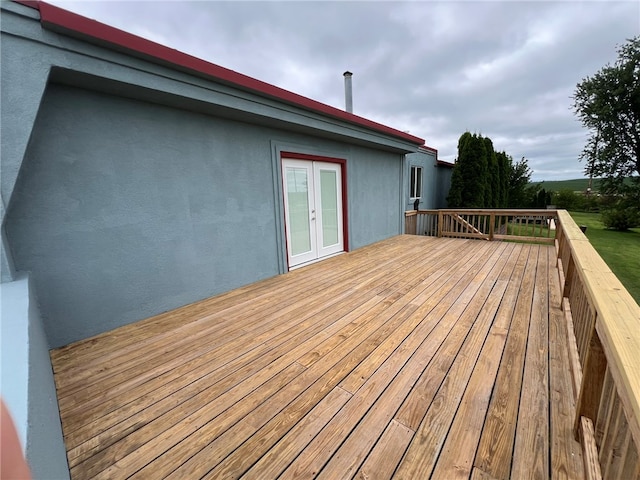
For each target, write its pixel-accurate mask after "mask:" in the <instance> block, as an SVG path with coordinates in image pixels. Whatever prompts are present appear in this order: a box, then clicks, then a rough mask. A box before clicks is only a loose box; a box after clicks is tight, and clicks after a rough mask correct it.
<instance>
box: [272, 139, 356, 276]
mask: <svg viewBox="0 0 640 480" xmlns="http://www.w3.org/2000/svg"><path fill="white" fill-rule="evenodd" d="M285 159H289V160H307V161H311V162H325V163H338V164H340V166H341V168H340V172H341V178H340V180H341V187H342V198H341V201H342V243H343V245H342V246H343V251H345V252H348V251H349V216H348V211H349V209H348V207H347V198H348V195H347V160H346V159H344V158H335V157H325V156H322V155H310V154H307V153H298V152H290V151H280V170H281V171H282V160H285ZM280 182H281V187H282V190H281V191H282V197H281V199H280V201H281V202H282V210H281V211H282V215H283V217H282V218H283V221H284V223H283V225H284V229H285V235H284V243H285V258H286V262H287V270H291V265H289V244H288V240H287V232H286V229H287V219H286V215H285V213H284V212H285V206H284V202H285V201H286V199H285V198H284V191H285V190H284V184H283V183H282V182H284V175H282V174H281V175H280Z"/></svg>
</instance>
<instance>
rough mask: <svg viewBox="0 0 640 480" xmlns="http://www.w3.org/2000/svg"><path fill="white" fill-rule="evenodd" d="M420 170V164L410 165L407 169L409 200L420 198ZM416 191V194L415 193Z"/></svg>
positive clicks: (421, 172) (421, 173)
mask: <svg viewBox="0 0 640 480" xmlns="http://www.w3.org/2000/svg"><path fill="white" fill-rule="evenodd" d="M422 170H423V168H422V166H421V165H411V167H410V169H409V199H411V200H417V199H422V193H423V192H422V187H423V185H422V183H423V182H422V175H423V171H422ZM414 172H415V173H414ZM416 193H417V194H418V195H415V194H416Z"/></svg>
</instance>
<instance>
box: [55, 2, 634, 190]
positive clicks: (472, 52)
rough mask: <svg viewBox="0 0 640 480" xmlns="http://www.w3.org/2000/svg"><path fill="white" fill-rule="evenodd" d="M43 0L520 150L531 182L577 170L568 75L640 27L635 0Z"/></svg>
mask: <svg viewBox="0 0 640 480" xmlns="http://www.w3.org/2000/svg"><path fill="white" fill-rule="evenodd" d="M53 3H55V4H57V5H59V6H61V7H63V8H67V9H69V10H72V11H75V12H77V13H80V14H82V15H85V16H88V17H91V18H95V19H97V20H99V21H102V22H104V23H107V24H110V25H113V26H116V27H118V28H121V29H123V30H127V31H129V32H132V33H135V34H137V35H141V36H143V37H146V38H148V39H150V40H153V41H156V42H159V43H162V44H165V45H167V46H170V47H172V48H176V49H177V50H181V51H183V52H186V53H189V54H192V55H195V56H197V57H200V58H203V59H205V60H208V61H211V62H213V63H217V64H219V65H222V66H224V67H227V68H230V69H232V70H236V71H239V72H241V73H244V74H246V75H250V76H252V77H256V78H258V79H260V80H263V81H266V82H269V83H272V84H275V85H278V86H280V87H282V88H285V89H288V90H291V91H294V92H296V93H299V94H301V95H305V96H308V97H310V98H313V99H315V100H318V101H321V102H324V103H327V104H329V105H333V106H336V107H339V108H342V107H343V106H344V105H343V104H344V97H343V90H342V88H343V79H342V72H344V71H345V70H350V71H352V72H354V78H353V85H354V110H355V113H357V114H359V115H361V116H364V117H367V118H370V119H372V120H375V121H378V122H381V123H384V124H387V125H389V126H391V127H394V128H397V129H400V130H408V131H410V132H411V133H412V134H415V135H418V136H421V137H423V138H426V139H427V144H428V145H430V146H432V147H434V148H437V149H438V150H439V153H440V158H441V159H443V160H449V161H453V160H454V158H455V156H456V145H457V139H458V137H459V136H460V134H461V133H463V132H464V131H465V130H470V131H473V132H480V133H482V134H483V135H486V136H489V137H491V138H492V139H493V141H494V145H495V147H496V148H497V149H499V150H505V151H506V152H507V153H509V154H511V155H512V156H513V157H514V158H516V159H519V158H520V157H523V156H524V157H526V158H527V159H528V160H529V165H530V167H531V168H532V169H533V170H534V175H533V177H534V179H560V178H573V177H578V176H581V175H582V170H583V165H582V164H580V163H579V162H578V155H579V154H580V152H581V150H582V147H583V145H584V141H585V134H586V132H585V131H584V130H583V129H582V128H581V127H580V124H579V123H578V122H577V121H576V119H575V116H574V115H573V113H572V111H571V96H572V94H573V91H574V89H575V86H576V84H577V83H578V82H579V81H580V80H581V79H582V78H584V77H585V76H587V75H591V74H593V73H595V72H596V71H597V70H598V69H600V68H601V67H602V66H604V65H605V64H606V63H611V62H613V61H614V60H615V56H616V52H615V47H616V45H618V44H620V43H623V42H624V41H625V40H626V39H627V38H630V37H632V36H635V35H638V34H639V33H640V3H639V2H637V1H626V2H616V1H602V2H600V1H532V2H521V1H460V2H445V1H442V2H431V1H426V2H333V1H324V2H312V1H297V2H243V1H238V2H230V1H220V2H157V1H154V2H144V1H138V2H113V1H112V2H63V1H57V0H55V1H54V2H53Z"/></svg>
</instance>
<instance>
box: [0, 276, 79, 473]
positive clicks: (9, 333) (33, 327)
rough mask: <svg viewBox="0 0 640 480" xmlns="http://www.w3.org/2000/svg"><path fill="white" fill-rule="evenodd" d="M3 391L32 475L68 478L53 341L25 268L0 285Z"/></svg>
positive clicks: (0, 339)
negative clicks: (51, 356) (52, 359)
mask: <svg viewBox="0 0 640 480" xmlns="http://www.w3.org/2000/svg"><path fill="white" fill-rule="evenodd" d="M0 298H1V300H2V301H1V312H0V313H1V316H2V322H1V325H2V335H1V336H0V341H1V343H2V348H1V352H2V377H1V378H2V397H3V398H4V400H5V401H6V403H7V405H8V407H9V410H10V411H11V413H12V416H13V419H14V423H15V424H16V429H17V430H18V434H19V436H20V440H21V443H22V447H23V449H24V450H25V451H26V457H27V462H28V463H29V467H30V469H31V473H32V476H33V478H34V479H40V478H42V479H45V478H46V479H66V478H69V470H68V466H67V455H66V451H65V449H64V443H63V437H62V426H61V424H60V413H59V410H58V400H57V398H56V388H55V383H54V380H53V371H52V369H51V362H50V360H49V346H48V343H47V340H46V338H45V334H44V330H43V326H42V320H41V316H40V311H39V307H38V302H37V298H36V294H35V291H34V288H33V285H31V282H30V281H29V278H28V276H27V275H26V274H22V275H21V276H20V278H18V279H16V280H15V281H13V282H8V283H3V284H2V285H0Z"/></svg>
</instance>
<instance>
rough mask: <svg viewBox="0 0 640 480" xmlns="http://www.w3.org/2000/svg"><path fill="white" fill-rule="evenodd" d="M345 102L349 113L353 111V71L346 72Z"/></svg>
mask: <svg viewBox="0 0 640 480" xmlns="http://www.w3.org/2000/svg"><path fill="white" fill-rule="evenodd" d="M343 75H344V104H345V110H346V111H347V112H349V113H353V91H352V88H351V77H352V76H353V73H351V72H349V71H346V72H344V74H343Z"/></svg>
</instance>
